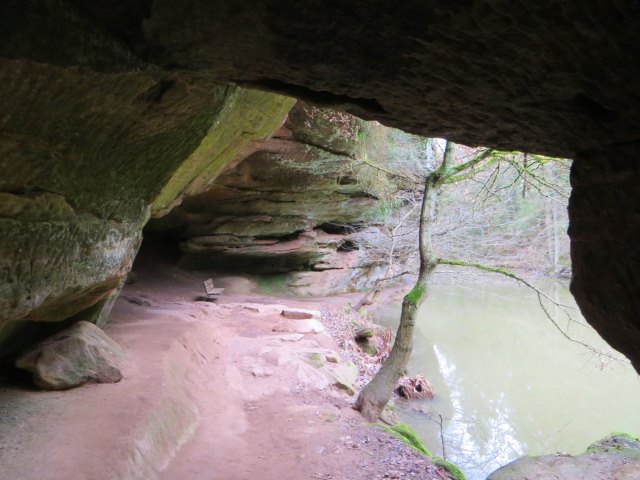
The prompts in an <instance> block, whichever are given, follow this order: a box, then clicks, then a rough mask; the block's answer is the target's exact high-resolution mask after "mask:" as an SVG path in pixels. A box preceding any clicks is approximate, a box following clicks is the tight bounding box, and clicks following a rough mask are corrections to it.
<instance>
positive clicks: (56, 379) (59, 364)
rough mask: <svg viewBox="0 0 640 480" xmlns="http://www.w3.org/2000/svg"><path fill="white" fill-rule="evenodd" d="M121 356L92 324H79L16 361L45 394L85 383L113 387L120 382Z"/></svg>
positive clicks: (17, 365)
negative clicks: (48, 391) (112, 384)
mask: <svg viewBox="0 0 640 480" xmlns="http://www.w3.org/2000/svg"><path fill="white" fill-rule="evenodd" d="M123 356H124V352H123V351H122V349H121V348H120V346H118V344H117V343H116V342H114V341H113V340H111V339H110V338H109V337H108V336H107V334H106V333H104V332H103V331H102V330H101V329H100V328H98V327H96V326H95V325H93V324H92V323H89V322H85V321H80V322H78V323H76V324H75V325H73V326H72V327H70V328H67V329H66V330H63V331H62V332H60V333H58V334H56V335H54V336H53V337H51V338H49V339H47V340H45V341H44V342H41V343H39V344H37V345H34V346H33V347H31V348H30V349H29V350H27V351H26V352H25V353H23V354H22V355H20V357H18V359H17V360H16V367H18V368H21V369H23V370H27V371H29V372H31V373H32V374H33V383H34V384H35V385H36V386H37V387H40V388H43V389H45V390H64V389H67V388H73V387H77V386H79V385H82V384H83V383H86V382H97V383H115V382H119V381H120V380H121V379H122V373H120V366H119V364H120V363H121V362H122V360H123Z"/></svg>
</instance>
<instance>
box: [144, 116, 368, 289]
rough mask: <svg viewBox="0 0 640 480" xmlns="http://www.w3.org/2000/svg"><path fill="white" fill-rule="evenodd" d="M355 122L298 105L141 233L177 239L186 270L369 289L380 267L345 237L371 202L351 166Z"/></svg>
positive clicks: (357, 139) (362, 222) (296, 285)
mask: <svg viewBox="0 0 640 480" xmlns="http://www.w3.org/2000/svg"><path fill="white" fill-rule="evenodd" d="M364 127H365V122H363V121H362V120H359V119H357V118H355V117H352V116H351V115H345V114H342V113H340V112H335V111H332V110H329V109H317V108H315V107H311V106H309V105H306V104H303V103H299V104H298V105H297V106H296V107H295V108H294V109H293V110H292V111H291V113H290V114H289V117H288V119H287V121H286V122H285V125H284V126H283V127H282V128H281V129H280V130H279V131H278V132H277V133H276V134H275V135H274V136H273V138H272V139H271V140H269V141H267V142H265V143H264V144H262V145H261V146H260V148H259V149H258V150H257V151H256V152H254V153H253V154H251V155H250V156H249V157H248V158H247V159H245V160H244V161H242V162H241V163H240V164H239V165H237V166H235V167H234V168H228V169H227V170H226V171H225V172H224V173H223V174H222V175H220V177H218V178H217V179H216V180H215V181H214V183H213V185H212V187H211V188H210V189H209V190H208V191H206V192H204V193H201V194H199V195H196V196H193V197H189V198H186V199H185V200H184V201H183V202H182V204H181V205H180V206H178V207H177V208H175V209H174V210H173V211H172V212H171V213H169V214H168V215H166V216H165V217H163V218H160V219H157V220H152V221H151V222H150V224H149V227H148V228H147V230H146V232H147V234H148V235H149V236H150V237H152V236H153V235H154V234H156V235H157V234H164V235H172V236H173V237H174V238H175V239H176V241H179V242H180V250H181V253H182V258H181V263H182V265H183V266H185V267H186V268H195V269H214V270H215V269H217V270H232V271H241V272H253V273H259V274H286V278H284V279H283V281H284V282H285V283H286V284H287V286H288V287H289V288H291V289H292V290H293V291H295V292H297V293H302V294H316V295H325V294H330V293H338V292H345V291H351V290H355V289H358V288H363V287H365V286H369V285H370V284H371V283H372V282H373V281H374V280H375V278H376V276H377V274H378V273H379V270H380V267H379V266H378V265H377V264H376V263H374V262H372V261H371V260H369V259H368V257H367V255H366V253H365V252H362V251H360V250H359V247H358V243H357V241H356V240H355V238H354V234H355V233H356V231H360V234H362V232H361V230H363V229H365V228H367V227H366V225H367V222H368V221H370V220H372V219H373V218H374V217H375V214H376V207H377V204H378V200H377V199H376V198H375V197H374V196H373V195H371V193H368V192H367V191H365V189H364V188H363V186H362V185H360V184H358V182H357V179H356V178H355V177H354V176H353V175H352V173H351V163H352V157H353V155H354V154H355V153H356V151H357V150H358V149H360V148H364V147H363V142H362V141H361V138H362V136H363V135H362V132H363V129H364ZM369 230H370V231H371V234H372V235H373V234H376V230H375V229H374V228H371V227H369Z"/></svg>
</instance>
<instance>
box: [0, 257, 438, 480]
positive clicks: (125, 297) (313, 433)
mask: <svg viewBox="0 0 640 480" xmlns="http://www.w3.org/2000/svg"><path fill="white" fill-rule="evenodd" d="M137 274H138V279H137V281H136V282H135V283H133V284H131V285H127V286H126V287H125V289H124V291H123V293H122V295H121V298H120V299H119V300H118V302H117V304H116V307H115V308H114V311H113V315H112V321H111V323H110V324H109V325H108V326H107V327H106V329H105V330H106V332H107V333H108V334H109V335H110V336H112V337H113V338H114V339H115V340H116V341H117V342H118V343H120V345H121V346H122V347H123V348H124V349H125V351H126V352H127V359H126V364H125V367H124V369H123V373H124V379H123V380H122V381H121V382H120V383H118V384H111V385H95V384H92V385H85V386H83V387H80V388H77V389H74V390H69V391H65V392H42V391H36V390H33V389H30V388H28V387H25V386H24V385H16V384H4V385H3V384H0V418H1V419H2V428H1V429H0V479H2V480H9V479H11V480H16V479H21V480H35V479H74V480H75V479H79V480H80V479H87V480H101V479H134V478H135V479H161V480H174V479H179V480H187V479H189V480H199V479H202V480H232V479H237V480H245V479H246V480H249V479H251V480H255V479H259V480H284V479H306V478H308V479H326V480H329V479H345V480H348V479H367V480H372V479H385V478H412V479H442V478H446V476H444V477H443V475H444V473H443V472H442V471H441V470H439V469H437V468H435V467H434V466H433V465H431V464H430V462H429V461H428V460H427V459H425V458H424V457H422V456H420V455H418V454H417V453H415V452H414V451H413V450H411V449H410V448H409V447H407V446H405V445H404V444H403V443H401V442H399V441H398V440H396V439H394V438H393V437H391V436H389V435H387V434H386V433H384V432H383V431H381V430H380V429H378V428H375V427H372V426H369V425H366V424H365V423H364V422H363V419H362V418H361V417H360V416H359V414H358V412H356V411H354V410H353V409H352V408H351V405H352V403H353V400H354V397H353V396H350V395H349V394H348V393H346V392H345V391H344V390H340V389H338V388H336V387H335V386H334V385H333V380H332V378H333V377H332V376H331V372H332V369H334V368H336V364H333V363H331V362H328V363H327V364H326V365H324V366H321V367H319V368H316V367H317V365H315V366H314V365H313V364H312V363H310V362H309V355H310V354H317V355H320V356H325V355H327V354H330V355H332V354H337V356H338V357H340V351H339V350H338V348H337V346H336V342H335V341H334V339H332V338H331V337H330V336H328V335H326V334H324V333H307V334H304V335H303V334H295V333H283V332H274V331H273V328H274V326H275V325H277V324H278V323H279V322H282V317H281V315H279V314H277V313H274V312H269V311H268V310H265V311H262V312H258V311H255V310H256V309H255V308H253V309H252V308H247V306H246V305H243V304H246V303H247V302H251V303H258V304H263V305H268V304H285V305H288V306H293V307H302V308H307V309H319V308H322V307H326V302H327V300H326V299H283V298H272V297H269V296H265V295H258V294H256V293H255V285H254V284H252V282H251V281H249V280H247V279H244V278H240V277H224V278H223V277H214V282H215V283H216V286H221V287H225V288H226V291H225V295H224V296H223V298H222V299H221V300H219V302H218V304H212V303H207V302H199V301H194V298H195V297H196V296H197V295H199V293H200V290H201V288H202V281H203V280H204V279H205V278H206V277H205V276H204V275H201V274H194V273H186V272H183V271H181V270H178V269H175V268H169V267H166V266H158V265H153V264H151V265H147V266H146V267H145V268H142V269H139V270H138V271H137ZM348 300H349V299H348V298H347V299H345V298H342V299H340V298H338V299H336V298H334V299H331V300H329V301H330V302H334V305H333V306H336V305H339V304H340V303H343V302H346V301H348ZM317 355H316V356H317Z"/></svg>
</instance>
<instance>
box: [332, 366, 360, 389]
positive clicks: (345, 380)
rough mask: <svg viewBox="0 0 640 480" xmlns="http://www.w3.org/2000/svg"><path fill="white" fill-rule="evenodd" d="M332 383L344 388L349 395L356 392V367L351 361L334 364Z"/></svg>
mask: <svg viewBox="0 0 640 480" xmlns="http://www.w3.org/2000/svg"><path fill="white" fill-rule="evenodd" d="M332 373H333V379H334V385H335V386H336V387H338V388H339V389H341V390H345V391H346V392H347V393H348V394H349V395H353V394H355V393H356V381H357V380H358V374H359V373H360V372H359V371H358V367H357V366H356V364H355V363H353V362H345V363H340V364H338V365H336V368H334V370H333V372H332Z"/></svg>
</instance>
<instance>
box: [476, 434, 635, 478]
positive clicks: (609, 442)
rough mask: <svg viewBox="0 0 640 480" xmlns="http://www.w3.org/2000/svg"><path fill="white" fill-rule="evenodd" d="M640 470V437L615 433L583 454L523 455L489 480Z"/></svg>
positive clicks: (612, 475)
mask: <svg viewBox="0 0 640 480" xmlns="http://www.w3.org/2000/svg"><path fill="white" fill-rule="evenodd" d="M638 472H640V440H638V439H637V438H634V437H632V436H630V435H627V434H621V433H614V434H612V435H610V436H609V437H606V438H604V439H602V440H599V441H597V442H595V443H594V444H592V445H591V446H590V447H589V448H587V451H586V452H585V453H583V454H581V455H576V456H571V455H566V454H555V455H544V456H540V457H521V458H518V459H517V460H514V461H513V462H511V463H509V464H507V465H505V466H504V467H502V468H500V469H498V470H496V471H495V472H493V473H492V474H491V475H489V477H488V478H487V480H546V479H548V478H554V479H556V480H574V479H578V478H587V479H589V480H634V479H637V478H638Z"/></svg>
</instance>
